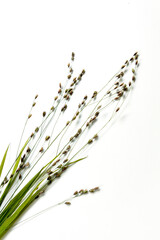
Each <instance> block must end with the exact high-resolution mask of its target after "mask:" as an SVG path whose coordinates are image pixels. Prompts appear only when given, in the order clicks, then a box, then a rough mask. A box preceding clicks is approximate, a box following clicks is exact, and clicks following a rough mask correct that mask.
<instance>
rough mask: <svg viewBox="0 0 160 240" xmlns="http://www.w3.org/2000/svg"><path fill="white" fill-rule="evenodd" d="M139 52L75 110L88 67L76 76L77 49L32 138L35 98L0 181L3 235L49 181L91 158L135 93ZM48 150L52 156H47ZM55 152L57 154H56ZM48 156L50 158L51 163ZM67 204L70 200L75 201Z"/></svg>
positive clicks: (0, 224) (56, 178)
mask: <svg viewBox="0 0 160 240" xmlns="http://www.w3.org/2000/svg"><path fill="white" fill-rule="evenodd" d="M138 57H139V55H138V53H137V52H136V53H135V54H134V55H133V56H132V57H131V59H130V60H127V61H126V62H125V63H124V64H123V65H122V67H121V68H120V69H119V70H118V72H117V73H116V74H115V75H114V76H113V77H112V78H111V79H110V80H109V81H108V82H107V83H106V84H105V85H104V86H103V87H102V88H101V89H100V90H99V91H98V90H96V91H94V92H93V94H92V95H91V96H90V97H89V96H87V95H84V96H83V99H81V101H80V102H79V103H78V104H77V108H76V110H74V109H72V108H71V109H69V106H70V104H71V100H72V97H73V95H74V93H75V92H76V91H77V88H78V85H79V84H80V82H81V80H82V79H83V77H84V75H85V70H84V69H83V70H82V71H81V72H80V74H79V75H78V76H77V77H75V76H73V73H74V71H73V62H74V59H75V54H74V53H72V55H71V62H70V63H68V71H69V73H68V76H67V79H66V82H65V83H64V85H62V83H59V89H58V91H57V95H56V96H55V97H54V100H53V103H52V105H51V106H50V110H49V111H48V113H47V112H46V111H43V112H42V121H41V122H40V124H39V125H38V126H37V127H36V128H35V129H34V131H33V132H32V133H31V134H29V137H28V138H27V139H24V133H25V131H26V127H27V124H28V122H29V121H31V119H32V114H33V110H34V108H35V107H36V103H37V99H38V95H36V96H35V97H34V101H33V103H32V106H31V110H30V112H29V114H28V117H27V119H26V122H25V125H24V129H23V131H22V135H21V137H20V142H19V146H18V150H17V156H16V158H15V160H14V161H13V163H12V165H11V166H10V168H9V169H8V171H7V172H6V173H5V175H4V174H3V175H4V176H5V177H4V178H3V179H2V181H1V185H0V191H1V193H0V238H2V236H4V235H5V234H6V233H7V231H8V230H9V229H10V228H11V227H12V226H13V225H14V224H15V221H17V220H18V218H19V217H20V216H21V215H22V213H23V212H24V211H25V210H26V209H27V208H28V207H29V206H30V205H31V204H32V203H33V202H34V201H36V200H37V199H38V198H39V197H41V196H43V195H44V192H45V191H46V189H47V188H48V186H49V185H51V184H52V183H53V182H54V181H57V180H58V179H59V178H60V177H61V176H62V175H63V174H64V172H66V171H68V169H69V168H70V167H72V166H73V165H74V164H76V163H77V162H79V161H81V160H83V159H85V158H86V156H84V155H83V154H84V153H85V151H86V150H87V149H88V148H89V146H90V145H92V144H94V143H95V142H96V141H97V140H98V138H99V136H100V135H101V133H102V132H103V130H104V129H105V128H106V127H107V126H108V125H109V124H110V122H111V121H112V120H113V119H114V118H115V117H116V115H118V114H119V111H120V109H121V108H122V106H123V104H124V103H125V101H126V99H127V97H128V96H129V94H130V92H131V90H132V88H133V86H134V83H135V81H136V77H137V76H136V74H137V69H138V66H139V63H138ZM128 73H130V75H131V76H130V77H128V76H127V79H126V74H128ZM68 109H69V110H68ZM72 110H73V111H74V112H73V113H72ZM67 111H69V114H72V115H71V117H68V115H67ZM69 116H70V115H69ZM101 116H104V118H101ZM100 120H101V121H100ZM98 122H100V124H99V125H98ZM59 123H60V124H59ZM58 125H60V126H58ZM97 126H98V127H97ZM97 128H98V130H97ZM57 129H60V130H58V131H57ZM86 138H87V139H86ZM8 149H9V146H8V147H7V149H6V151H5V154H4V157H3V159H2V161H1V165H0V177H1V176H2V172H3V168H4V164H5V160H6V159H7V152H8ZM48 152H50V155H48V156H47V153H48ZM49 156H52V157H51V159H49ZM44 158H45V159H49V160H47V161H46V162H45V161H44ZM42 159H43V160H42ZM97 190H99V188H98V187H96V188H92V189H90V190H89V191H88V190H83V189H82V190H80V191H76V192H75V193H74V194H73V196H72V198H74V197H77V196H81V195H83V194H86V193H88V192H91V193H94V192H95V191H97ZM64 203H65V204H66V205H70V201H64Z"/></svg>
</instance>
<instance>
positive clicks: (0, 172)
mask: <svg viewBox="0 0 160 240" xmlns="http://www.w3.org/2000/svg"><path fill="white" fill-rule="evenodd" d="M8 149H9V145H8V147H7V149H6V151H5V154H4V156H3V159H2V162H1V165H0V176H1V174H2V171H3V167H4V163H5V160H6V156H7V152H8Z"/></svg>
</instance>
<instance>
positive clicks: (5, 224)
mask: <svg viewBox="0 0 160 240" xmlns="http://www.w3.org/2000/svg"><path fill="white" fill-rule="evenodd" d="M38 185H39V184H38ZM38 185H37V186H38ZM37 186H36V187H35V188H34V189H33V190H32V192H31V193H30V195H29V196H28V197H27V198H26V200H25V201H24V202H23V203H22V204H21V205H20V206H19V207H18V208H17V210H16V211H15V212H14V213H13V214H12V215H11V216H10V217H8V218H7V219H6V220H5V221H4V222H3V224H2V225H1V227H0V239H1V238H2V236H4V234H5V233H6V232H7V231H8V230H9V229H10V228H11V227H12V225H13V224H14V222H15V221H16V219H17V218H18V217H19V216H20V215H21V214H22V213H23V212H24V210H25V209H26V208H27V207H28V206H29V205H30V204H31V203H32V202H33V200H34V199H35V198H34V199H33V194H34V192H35V191H36V189H37Z"/></svg>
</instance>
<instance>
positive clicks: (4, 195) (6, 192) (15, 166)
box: [0, 139, 29, 206]
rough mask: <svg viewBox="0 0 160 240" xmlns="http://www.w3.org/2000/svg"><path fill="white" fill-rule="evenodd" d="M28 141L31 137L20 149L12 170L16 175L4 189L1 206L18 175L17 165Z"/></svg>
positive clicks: (0, 200)
mask: <svg viewBox="0 0 160 240" xmlns="http://www.w3.org/2000/svg"><path fill="white" fill-rule="evenodd" d="M28 142H29V139H28V140H27V141H26V142H25V144H24V146H23V147H22V149H21V151H20V154H19V156H18V157H17V159H16V161H15V164H14V168H13V171H12V174H13V175H15V176H14V177H13V178H11V179H10V180H9V182H8V184H7V186H6V188H5V190H4V192H3V194H2V196H1V198H0V206H1V204H2V203H3V201H4V199H5V197H6V196H7V194H8V192H9V190H10V188H11V187H12V185H13V183H14V181H15V180H16V177H17V174H16V170H17V167H18V165H19V162H20V160H21V156H22V153H23V151H24V149H25V147H26V146H27V144H28Z"/></svg>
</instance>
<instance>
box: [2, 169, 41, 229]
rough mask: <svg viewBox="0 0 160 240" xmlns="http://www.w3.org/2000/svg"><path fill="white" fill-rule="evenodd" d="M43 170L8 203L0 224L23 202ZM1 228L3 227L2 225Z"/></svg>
mask: <svg viewBox="0 0 160 240" xmlns="http://www.w3.org/2000/svg"><path fill="white" fill-rule="evenodd" d="M40 173H41V170H40V171H39V172H38V173H37V174H36V175H35V176H34V177H33V178H32V179H31V180H30V181H29V182H28V183H27V184H26V185H25V186H24V187H23V188H22V189H21V191H20V192H19V193H17V195H16V196H15V197H14V198H13V199H12V200H11V201H10V202H9V203H8V205H7V206H6V207H5V209H4V210H3V212H2V213H1V215H0V226H1V225H2V224H3V222H4V221H5V220H6V219H7V218H8V217H9V216H11V214H12V213H13V212H14V211H15V210H16V208H17V207H18V206H19V204H20V203H21V201H22V199H23V198H24V196H25V195H26V194H27V193H28V192H29V191H30V189H31V188H32V187H33V185H34V184H35V183H36V181H37V180H38V179H39V175H40ZM0 228H1V227H0Z"/></svg>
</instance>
